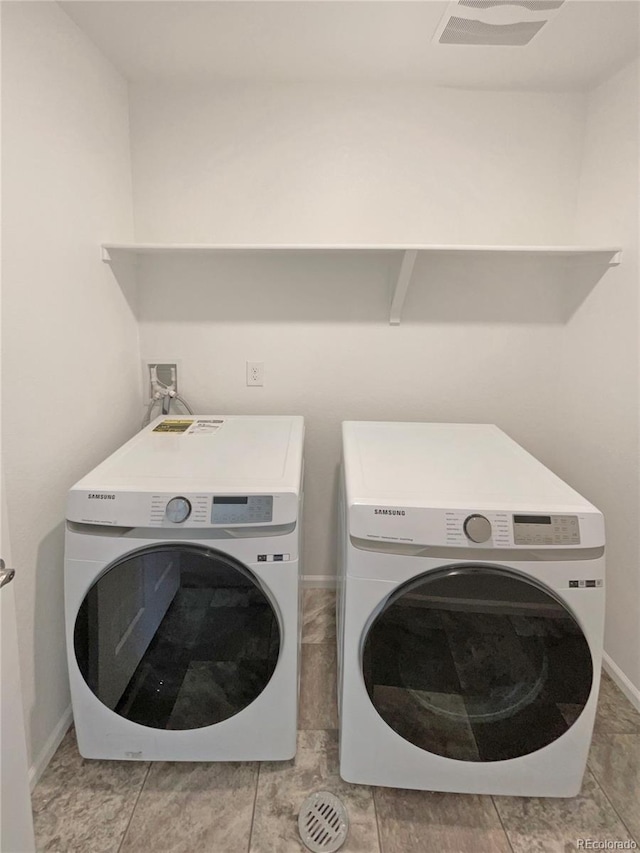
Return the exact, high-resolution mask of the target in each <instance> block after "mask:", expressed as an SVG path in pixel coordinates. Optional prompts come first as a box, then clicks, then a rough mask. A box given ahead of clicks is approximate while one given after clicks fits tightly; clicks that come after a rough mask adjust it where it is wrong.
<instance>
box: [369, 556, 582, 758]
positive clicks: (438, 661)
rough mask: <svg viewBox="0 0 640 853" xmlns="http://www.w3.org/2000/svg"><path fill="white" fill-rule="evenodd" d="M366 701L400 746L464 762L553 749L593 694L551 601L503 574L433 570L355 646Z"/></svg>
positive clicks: (574, 633)
mask: <svg viewBox="0 0 640 853" xmlns="http://www.w3.org/2000/svg"><path fill="white" fill-rule="evenodd" d="M362 670H363V676H364V681H365V685H366V688H367V691H368V694H369V698H370V699H371V702H372V703H373V705H374V707H375V709H376V711H377V712H378V713H379V714H380V716H381V717H382V719H383V720H384V721H385V722H386V723H387V724H388V725H389V726H390V727H391V728H392V729H393V730H394V731H396V732H397V733H398V734H399V735H401V736H402V737H403V738H404V739H405V740H407V741H409V742H410V743H412V744H414V745H415V746H418V747H420V748H421V749H424V750H426V751H428V752H431V753H434V754H436V755H442V756H445V757H447V758H455V759H459V760H462V761H478V762H486V761H501V760H505V759H510V758H516V757H518V756H521V755H528V754H529V753H531V752H534V751H535V750H538V749H541V748H542V747H544V746H547V745H548V744H550V743H552V742H553V741H554V740H556V739H557V738H558V737H560V736H561V735H562V734H564V732H566V731H567V729H568V728H569V727H570V726H571V725H572V724H573V723H574V722H575V720H576V719H577V717H578V716H579V715H580V713H581V712H582V710H583V708H584V706H585V704H586V702H587V700H588V698H589V694H590V692H591V686H592V683H593V664H592V660H591V652H590V650H589V645H588V643H587V640H586V639H585V636H584V634H583V632H582V629H581V628H580V626H579V625H578V623H577V621H576V620H575V618H574V617H573V615H572V614H571V613H570V611H569V610H568V609H567V608H566V606H565V605H564V604H563V603H562V602H560V601H559V600H558V599H557V598H556V597H555V596H554V595H553V594H552V593H551V592H550V591H548V590H546V588H544V587H542V586H541V585H540V584H537V583H536V582H534V581H533V580H529V579H527V578H524V577H522V576H520V575H517V574H515V573H512V572H509V571H507V570H505V569H499V568H489V567H486V566H468V565H467V566H461V567H449V568H446V569H442V570H437V571H434V572H430V573H427V574H424V575H421V576H420V577H419V578H416V579H413V580H412V581H410V582H409V583H407V584H404V585H403V586H402V587H400V588H399V589H398V590H396V591H395V592H394V593H393V594H392V595H391V596H390V597H389V598H388V599H387V601H386V602H385V603H384V605H383V607H382V609H381V610H380V612H379V613H378V614H377V616H376V617H375V618H374V619H373V621H372V623H371V625H370V627H369V629H368V631H367V633H366V635H365V638H364V642H363V646H362Z"/></svg>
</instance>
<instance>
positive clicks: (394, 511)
mask: <svg viewBox="0 0 640 853" xmlns="http://www.w3.org/2000/svg"><path fill="white" fill-rule="evenodd" d="M373 512H374V515H406V514H407V513H406V512H405V511H404V510H403V509H374V511H373Z"/></svg>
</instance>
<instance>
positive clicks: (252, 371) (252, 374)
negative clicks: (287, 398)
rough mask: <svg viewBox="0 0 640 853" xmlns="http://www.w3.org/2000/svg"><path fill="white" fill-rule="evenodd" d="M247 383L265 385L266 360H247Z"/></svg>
mask: <svg viewBox="0 0 640 853" xmlns="http://www.w3.org/2000/svg"><path fill="white" fill-rule="evenodd" d="M247 385H260V386H262V385H264V362H263V361H248V362H247Z"/></svg>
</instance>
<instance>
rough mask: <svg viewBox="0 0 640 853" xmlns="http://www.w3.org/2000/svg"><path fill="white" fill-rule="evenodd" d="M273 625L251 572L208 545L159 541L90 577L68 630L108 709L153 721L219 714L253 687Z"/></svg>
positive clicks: (196, 720)
mask: <svg viewBox="0 0 640 853" xmlns="http://www.w3.org/2000/svg"><path fill="white" fill-rule="evenodd" d="M281 642H282V638H281V633H280V627H279V622H278V618H277V615H276V613H275V611H274V608H273V606H272V604H271V602H270V601H269V599H268V598H267V596H266V594H265V593H264V591H263V590H262V588H261V586H260V585H259V583H258V581H257V580H256V578H255V577H254V576H253V575H252V574H251V572H250V571H249V570H248V569H247V568H246V567H245V566H243V565H242V564H241V563H239V562H238V561H236V560H234V559H233V558H231V557H228V556H226V555H224V554H221V553H218V552H217V551H214V550H211V549H209V548H203V547H198V546H195V545H194V546H191V545H184V544H176V545H159V546H154V547H150V548H145V549H143V550H140V551H137V552H135V553H132V554H130V555H129V556H127V557H126V558H123V559H121V560H118V561H117V562H116V563H114V564H113V565H112V566H111V567H110V568H109V569H108V570H107V571H106V572H105V573H104V574H103V575H101V576H100V578H98V580H97V581H96V582H95V583H94V584H93V586H92V587H91V589H90V590H89V592H88V593H87V595H86V596H85V599H84V601H83V602H82V605H81V607H80V610H79V612H78V615H77V618H76V624H75V630H74V648H75V655H76V660H77V662H78V666H79V667H80V672H81V673H82V675H83V677H84V679H85V681H86V682H87V684H88V686H89V687H90V689H91V690H92V691H93V693H95V695H96V696H97V697H98V699H100V701H101V702H103V703H104V704H105V705H106V706H107V707H108V708H110V709H111V710H112V711H115V713H116V714H119V715H120V716H121V717H126V718H127V719H128V720H132V721H133V722H135V723H139V724H140V725H143V726H150V727H151V728H154V729H197V728H201V727H203V726H211V725H214V724H215V723H219V722H221V721H222V720H226V719H227V718H229V717H232V716H233V715H234V714H237V713H238V712H239V711H241V710H242V709H243V708H246V707H247V705H249V704H250V703H251V702H253V701H254V699H256V697H257V696H259V695H260V693H262V691H263V690H264V688H265V687H266V685H267V684H268V682H269V680H270V678H271V676H272V675H273V672H274V670H275V668H276V664H277V661H278V655H279V653H280V644H281Z"/></svg>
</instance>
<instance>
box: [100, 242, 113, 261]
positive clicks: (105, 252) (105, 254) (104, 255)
mask: <svg viewBox="0 0 640 853" xmlns="http://www.w3.org/2000/svg"><path fill="white" fill-rule="evenodd" d="M100 258H101V260H102V263H103V264H110V263H111V260H112V258H111V255H110V253H109V249H107V247H106V246H101V247H100Z"/></svg>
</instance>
